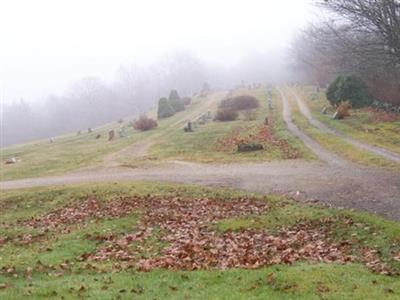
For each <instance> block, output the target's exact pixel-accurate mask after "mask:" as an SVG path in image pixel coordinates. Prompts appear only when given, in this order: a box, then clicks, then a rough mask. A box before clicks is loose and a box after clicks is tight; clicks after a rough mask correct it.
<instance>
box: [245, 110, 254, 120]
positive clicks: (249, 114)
mask: <svg viewBox="0 0 400 300" xmlns="http://www.w3.org/2000/svg"><path fill="white" fill-rule="evenodd" d="M243 116H244V120H245V121H254V120H255V119H257V113H256V111H255V110H254V109H246V110H245V111H244V112H243Z"/></svg>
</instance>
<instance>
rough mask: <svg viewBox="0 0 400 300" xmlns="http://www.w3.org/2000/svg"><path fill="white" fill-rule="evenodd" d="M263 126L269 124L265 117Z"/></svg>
mask: <svg viewBox="0 0 400 300" xmlns="http://www.w3.org/2000/svg"><path fill="white" fill-rule="evenodd" d="M264 124H265V125H267V126H268V124H269V121H268V117H265V121H264Z"/></svg>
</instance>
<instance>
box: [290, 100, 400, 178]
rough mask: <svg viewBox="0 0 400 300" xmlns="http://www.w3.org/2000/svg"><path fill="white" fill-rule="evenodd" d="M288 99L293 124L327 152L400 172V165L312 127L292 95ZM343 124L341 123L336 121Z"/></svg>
mask: <svg viewBox="0 0 400 300" xmlns="http://www.w3.org/2000/svg"><path fill="white" fill-rule="evenodd" d="M287 96H288V99H289V100H290V103H291V106H292V116H293V122H294V123H295V124H296V125H297V126H298V127H299V128H300V129H301V130H302V131H304V132H305V133H306V134H308V135H309V136H310V137H311V138H313V139H314V140H316V141H317V142H318V143H319V144H321V145H322V146H323V147H324V148H326V149H327V150H329V151H331V152H333V153H336V154H338V155H339V156H343V157H344V158H346V159H348V160H350V161H353V162H355V163H359V164H362V165H366V166H371V167H382V168H386V169H389V170H395V171H397V170H400V166H399V164H397V163H395V162H392V161H389V160H386V159H384V158H382V157H381V156H379V155H376V154H373V153H371V152H369V151H367V150H363V149H360V148H358V147H356V146H354V145H352V144H349V143H347V142H346V141H344V140H343V139H341V138H340V137H337V136H335V135H333V134H329V133H325V132H321V131H320V130H319V129H317V128H315V127H314V126H313V125H311V124H310V123H309V122H308V120H307V119H306V117H305V116H303V114H302V113H301V112H300V109H299V108H298V106H297V103H296V101H295V100H294V99H293V96H292V95H291V94H290V93H287ZM334 122H341V121H334Z"/></svg>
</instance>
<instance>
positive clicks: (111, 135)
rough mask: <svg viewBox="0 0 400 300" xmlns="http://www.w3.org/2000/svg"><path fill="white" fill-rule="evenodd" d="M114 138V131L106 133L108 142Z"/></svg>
mask: <svg viewBox="0 0 400 300" xmlns="http://www.w3.org/2000/svg"><path fill="white" fill-rule="evenodd" d="M114 138H115V131H114V130H110V131H109V132H108V140H109V141H112V140H113V139H114Z"/></svg>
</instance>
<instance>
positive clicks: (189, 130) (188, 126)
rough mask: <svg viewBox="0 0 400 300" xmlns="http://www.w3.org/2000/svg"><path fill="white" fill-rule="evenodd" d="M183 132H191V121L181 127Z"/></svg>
mask: <svg viewBox="0 0 400 300" xmlns="http://www.w3.org/2000/svg"><path fill="white" fill-rule="evenodd" d="M183 130H184V131H185V132H193V127H192V122H190V121H189V122H187V125H186V126H185V128H184V129H183Z"/></svg>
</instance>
